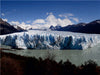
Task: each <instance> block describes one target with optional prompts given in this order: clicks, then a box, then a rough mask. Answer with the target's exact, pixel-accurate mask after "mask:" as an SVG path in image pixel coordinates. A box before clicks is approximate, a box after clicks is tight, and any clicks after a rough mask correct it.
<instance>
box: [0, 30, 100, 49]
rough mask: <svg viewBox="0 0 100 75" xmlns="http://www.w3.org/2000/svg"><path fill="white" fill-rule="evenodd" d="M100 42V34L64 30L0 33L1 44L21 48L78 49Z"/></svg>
mask: <svg viewBox="0 0 100 75" xmlns="http://www.w3.org/2000/svg"><path fill="white" fill-rule="evenodd" d="M98 43H100V35H99V34H83V33H73V32H64V31H39V30H29V31H28V32H19V33H12V34H7V35H0V45H7V46H11V47H12V48H21V49H54V50H63V49H66V50H67V49H72V50H73V49H78V50H83V49H87V48H91V47H93V46H95V45H97V44H98Z"/></svg>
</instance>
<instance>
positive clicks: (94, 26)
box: [54, 20, 100, 34]
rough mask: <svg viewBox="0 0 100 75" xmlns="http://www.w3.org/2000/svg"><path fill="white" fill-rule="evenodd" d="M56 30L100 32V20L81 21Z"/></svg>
mask: <svg viewBox="0 0 100 75" xmlns="http://www.w3.org/2000/svg"><path fill="white" fill-rule="evenodd" d="M54 30H57V31H71V32H79V33H94V34H100V20H95V21H92V22H90V23H79V24H76V25H68V26H65V27H61V28H59V29H54Z"/></svg>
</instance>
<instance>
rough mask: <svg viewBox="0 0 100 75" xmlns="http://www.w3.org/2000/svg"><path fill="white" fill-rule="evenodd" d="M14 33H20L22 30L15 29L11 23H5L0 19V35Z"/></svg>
mask: <svg viewBox="0 0 100 75" xmlns="http://www.w3.org/2000/svg"><path fill="white" fill-rule="evenodd" d="M14 32H20V29H16V28H15V27H13V26H12V25H10V24H9V23H7V22H5V21H3V20H2V19H1V18H0V35H4V34H10V33H14Z"/></svg>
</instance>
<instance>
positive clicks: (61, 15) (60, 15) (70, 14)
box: [58, 13, 74, 17]
mask: <svg viewBox="0 0 100 75" xmlns="http://www.w3.org/2000/svg"><path fill="white" fill-rule="evenodd" d="M58 16H59V17H71V16H74V15H73V14H72V13H65V14H59V15H58Z"/></svg>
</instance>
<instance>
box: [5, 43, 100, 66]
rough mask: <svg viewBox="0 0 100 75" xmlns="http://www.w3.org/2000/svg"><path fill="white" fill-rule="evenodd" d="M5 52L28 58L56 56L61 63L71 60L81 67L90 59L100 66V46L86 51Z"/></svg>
mask: <svg viewBox="0 0 100 75" xmlns="http://www.w3.org/2000/svg"><path fill="white" fill-rule="evenodd" d="M4 51H5V52H10V53H14V54H17V55H22V56H28V57H34V56H35V57H36V58H39V57H42V58H43V59H45V58H46V57H47V56H48V55H50V54H51V55H54V57H55V58H54V59H55V60H56V61H57V62H59V61H60V60H63V61H66V60H67V59H69V60H70V61H71V62H72V63H73V64H76V65H81V64H82V63H84V62H85V61H88V60H89V59H91V60H93V61H95V62H96V63H97V64H98V65H100V44H98V45H97V46H95V47H93V48H88V49H85V50H14V51H8V50H4Z"/></svg>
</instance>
